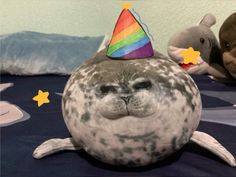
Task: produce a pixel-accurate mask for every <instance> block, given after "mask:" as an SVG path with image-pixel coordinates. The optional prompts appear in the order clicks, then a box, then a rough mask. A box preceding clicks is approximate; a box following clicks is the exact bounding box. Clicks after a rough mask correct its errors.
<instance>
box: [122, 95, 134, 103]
mask: <svg viewBox="0 0 236 177" xmlns="http://www.w3.org/2000/svg"><path fill="white" fill-rule="evenodd" d="M131 97H132V96H121V97H120V98H121V99H122V100H124V102H125V104H128V103H129V100H130V98H131Z"/></svg>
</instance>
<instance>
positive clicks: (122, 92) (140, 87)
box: [95, 77, 159, 119]
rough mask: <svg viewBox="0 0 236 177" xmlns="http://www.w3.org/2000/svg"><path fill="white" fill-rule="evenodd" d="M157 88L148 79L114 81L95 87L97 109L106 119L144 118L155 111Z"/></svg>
mask: <svg viewBox="0 0 236 177" xmlns="http://www.w3.org/2000/svg"><path fill="white" fill-rule="evenodd" d="M158 91H159V89H158V86H157V85H156V84H155V82H153V81H152V80H150V79H146V78H142V77H140V78H137V79H135V80H130V81H127V83H125V82H122V81H120V82H119V81H118V82H117V81H114V82H113V83H107V84H101V85H98V86H97V87H96V92H95V93H96V95H97V97H98V100H97V109H98V111H99V112H100V114H101V115H102V116H103V117H104V118H107V119H119V118H123V117H126V116H134V117H137V118H146V117H148V116H151V115H152V114H154V113H155V112H156V111H157V107H158V101H157V100H158V99H159V98H158Z"/></svg>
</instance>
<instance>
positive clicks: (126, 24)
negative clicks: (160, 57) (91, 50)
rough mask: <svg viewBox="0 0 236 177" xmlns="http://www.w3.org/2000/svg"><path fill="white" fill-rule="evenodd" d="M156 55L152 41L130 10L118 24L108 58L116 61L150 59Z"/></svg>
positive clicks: (126, 11)
mask: <svg viewBox="0 0 236 177" xmlns="http://www.w3.org/2000/svg"><path fill="white" fill-rule="evenodd" d="M153 55H154V52H153V48H152V44H151V41H150V39H149V37H148V35H147V34H146V32H145V31H144V29H143V27H142V26H141V24H140V23H139V22H138V21H137V20H136V18H135V17H134V16H133V14H132V13H131V12H130V10H129V9H128V8H124V9H123V10H122V12H121V14H120V16H119V18H118V20H117V22H116V25H115V29H114V31H113V34H112V39H111V41H110V43H109V45H108V49H107V56H108V57H110V58H115V59H137V58H148V57H151V56H153Z"/></svg>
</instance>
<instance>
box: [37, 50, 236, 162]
mask: <svg viewBox="0 0 236 177" xmlns="http://www.w3.org/2000/svg"><path fill="white" fill-rule="evenodd" d="M201 109H202V108H201V98H200V93H199V90H198V88H197V86H196V85H195V83H194V82H193V80H192V79H191V77H190V76H189V75H188V74H187V73H186V72H185V71H184V70H182V69H181V68H180V67H178V65H177V64H175V63H174V62H173V61H171V60H170V59H168V58H166V57H164V56H163V55H161V54H159V53H155V55H154V56H153V57H151V58H148V59H137V60H111V59H110V58H108V57H107V56H106V55H105V52H104V51H102V52H100V53H99V54H97V55H96V56H95V57H94V58H92V59H90V60H88V61H87V62H86V63H85V64H83V65H82V66H81V67H80V68H79V69H78V70H77V71H76V73H74V74H73V75H72V76H71V77H70V79H69V81H68V82H67V84H66V87H65V90H64V93H63V101H62V110H63V117H64V120H65V123H66V125H67V128H68V129H69V131H70V133H71V135H72V137H71V138H66V139H51V140H48V141H46V142H44V143H43V144H42V145H40V146H39V147H38V148H36V150H35V151H34V153H33V156H34V157H35V158H37V159H39V158H42V157H44V156H46V155H49V154H52V153H55V152H57V151H62V150H78V149H81V148H83V149H84V150H85V151H87V152H88V153H89V154H90V155H92V156H94V157H95V158H97V159H99V160H101V161H103V162H106V163H109V164H113V165H126V166H143V165H148V164H150V163H154V162H156V161H159V160H161V159H164V158H166V157H167V156H169V155H171V154H172V153H174V152H176V151H177V150H179V149H180V148H181V147H182V146H183V145H184V144H186V143H188V142H189V141H193V142H195V143H197V144H199V145H200V146H202V147H204V148H206V149H208V150H210V151H211V152H213V153H215V154H216V155H218V156H219V157H221V158H222V159H223V160H225V161H226V162H227V163H228V164H229V165H231V166H235V159H234V157H233V156H232V155H231V154H230V153H229V152H228V151H227V150H226V149H225V148H224V147H223V146H222V145H220V144H219V143H218V142H217V141H216V140H215V139H214V138H213V137H211V136H210V135H208V134H206V133H203V132H198V131H195V130H196V128H197V126H198V123H199V121H200V116H201Z"/></svg>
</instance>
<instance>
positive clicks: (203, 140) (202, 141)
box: [191, 131, 236, 167]
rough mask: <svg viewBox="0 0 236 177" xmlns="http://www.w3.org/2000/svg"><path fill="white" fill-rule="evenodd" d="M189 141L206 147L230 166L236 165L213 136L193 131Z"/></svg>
mask: <svg viewBox="0 0 236 177" xmlns="http://www.w3.org/2000/svg"><path fill="white" fill-rule="evenodd" d="M191 141H193V142H195V143H196V144H198V145H199V146H201V147H204V148H206V149H207V150H209V151H210V152H212V153H214V154H215V155H217V156H219V157H220V158H221V159H222V160H224V161H225V162H226V163H228V164H229V165H230V166H232V167H234V166H236V162H235V158H234V157H233V155H232V154H231V153H230V152H229V151H227V150H226V149H225V148H224V147H223V146H222V145H221V144H220V143H219V142H218V141H217V140H216V139H215V138H213V137H212V136H210V135H208V134H206V133H203V132H199V131H195V132H194V133H193V135H192V137H191Z"/></svg>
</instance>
